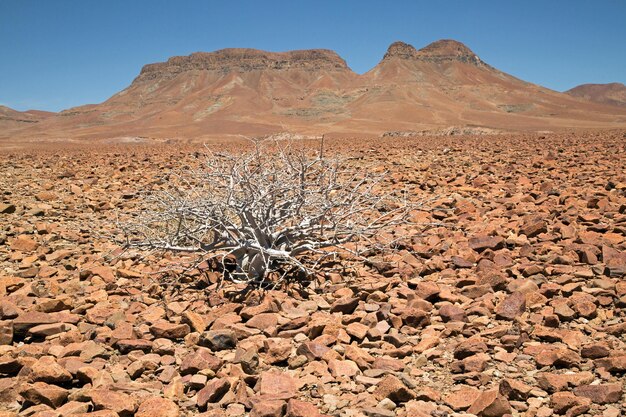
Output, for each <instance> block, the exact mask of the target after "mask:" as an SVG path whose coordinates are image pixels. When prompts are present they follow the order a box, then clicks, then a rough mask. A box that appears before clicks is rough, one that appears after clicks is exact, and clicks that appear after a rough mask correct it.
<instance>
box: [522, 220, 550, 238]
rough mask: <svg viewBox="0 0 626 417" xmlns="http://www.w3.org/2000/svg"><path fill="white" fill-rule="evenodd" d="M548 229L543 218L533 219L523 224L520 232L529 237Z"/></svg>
mask: <svg viewBox="0 0 626 417" xmlns="http://www.w3.org/2000/svg"><path fill="white" fill-rule="evenodd" d="M547 231H548V228H547V225H546V223H545V222H544V221H543V220H533V221H530V222H528V223H526V224H525V225H524V226H522V229H521V230H520V232H521V233H522V234H524V235H526V236H528V237H535V236H537V235H539V234H540V233H546V232H547Z"/></svg>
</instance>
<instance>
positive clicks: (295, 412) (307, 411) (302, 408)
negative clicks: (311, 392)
mask: <svg viewBox="0 0 626 417" xmlns="http://www.w3.org/2000/svg"><path fill="white" fill-rule="evenodd" d="M285 417H322V415H321V414H320V412H319V410H318V409H317V407H315V406H314V405H313V404H311V403H307V402H304V401H300V400H296V399H293V398H292V399H291V400H289V401H288V402H287V411H286V413H285Z"/></svg>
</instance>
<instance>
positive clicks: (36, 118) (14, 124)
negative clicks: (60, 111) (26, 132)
mask: <svg viewBox="0 0 626 417" xmlns="http://www.w3.org/2000/svg"><path fill="white" fill-rule="evenodd" d="M53 115H54V113H52V112H47V111H41V110H27V111H18V110H14V109H12V108H10V107H6V106H0V129H3V130H5V131H11V130H14V129H20V128H23V127H27V126H31V125H32V124H34V123H39V122H40V121H42V120H45V119H47V118H49V117H51V116H53Z"/></svg>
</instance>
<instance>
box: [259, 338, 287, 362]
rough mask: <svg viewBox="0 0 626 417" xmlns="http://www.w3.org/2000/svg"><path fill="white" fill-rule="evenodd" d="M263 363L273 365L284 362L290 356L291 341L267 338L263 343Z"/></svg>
mask: <svg viewBox="0 0 626 417" xmlns="http://www.w3.org/2000/svg"><path fill="white" fill-rule="evenodd" d="M263 346H264V348H265V358H264V360H265V362H266V363H268V364H270V365H273V364H276V363H279V362H284V361H286V360H287V359H288V358H289V356H290V355H291V350H292V346H291V341H289V340H287V339H282V338H268V339H265V340H264V341H263Z"/></svg>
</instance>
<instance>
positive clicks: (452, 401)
mask: <svg viewBox="0 0 626 417" xmlns="http://www.w3.org/2000/svg"><path fill="white" fill-rule="evenodd" d="M479 396H480V391H479V390H477V389H476V388H474V387H468V386H463V387H461V388H460V389H458V390H456V391H453V392H451V393H450V394H448V395H447V396H446V397H445V398H444V399H443V401H444V402H445V403H446V404H447V405H448V406H449V407H450V408H452V409H453V410H454V411H461V410H467V409H468V408H469V407H470V406H471V405H472V404H473V403H474V401H476V399H477V398H478V397H479Z"/></svg>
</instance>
